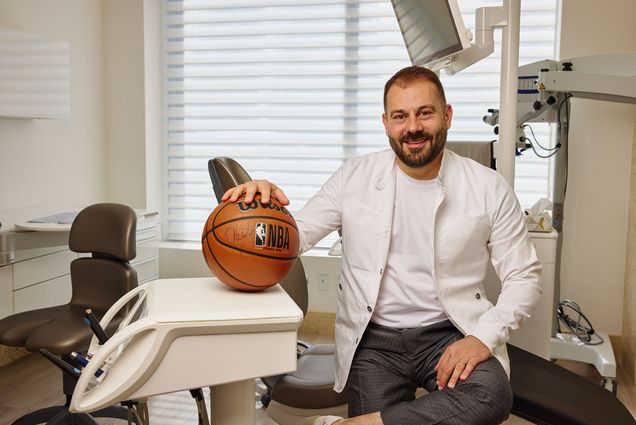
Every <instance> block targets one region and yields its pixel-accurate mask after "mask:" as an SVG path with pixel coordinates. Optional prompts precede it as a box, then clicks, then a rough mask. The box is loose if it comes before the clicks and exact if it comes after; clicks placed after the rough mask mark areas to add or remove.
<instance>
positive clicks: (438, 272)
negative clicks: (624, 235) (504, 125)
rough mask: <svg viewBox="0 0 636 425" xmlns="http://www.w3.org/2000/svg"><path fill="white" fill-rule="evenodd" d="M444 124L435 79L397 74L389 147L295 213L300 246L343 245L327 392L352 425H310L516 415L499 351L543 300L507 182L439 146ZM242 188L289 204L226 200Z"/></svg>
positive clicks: (388, 94) (388, 107)
mask: <svg viewBox="0 0 636 425" xmlns="http://www.w3.org/2000/svg"><path fill="white" fill-rule="evenodd" d="M452 115H453V111H452V108H451V106H450V105H448V104H446V99H445V95H444V89H443V87H442V85H441V83H440V81H439V79H438V77H437V75H435V73H433V72H432V71H430V70H427V69H425V68H420V67H408V68H405V69H402V70H401V71H399V72H398V73H397V74H395V75H394V76H393V77H392V78H391V79H390V80H389V81H388V82H387V83H386V86H385V90H384V114H383V115H382V122H383V123H384V128H385V130H386V134H387V136H388V138H389V143H390V145H391V148H392V149H391V150H386V151H381V152H377V153H373V154H370V155H366V156H363V157H359V158H354V159H351V160H349V161H347V162H346V163H345V164H344V165H343V166H342V167H341V168H340V169H339V170H337V171H336V173H335V174H334V175H333V176H332V177H331V178H330V179H329V180H328V181H327V182H326V183H325V184H324V186H323V187H322V188H321V189H320V191H319V192H318V193H317V194H316V195H315V196H314V197H313V198H312V199H310V200H309V202H308V203H307V204H306V205H305V207H303V209H302V210H301V211H300V212H299V213H298V214H296V216H295V218H296V222H297V224H298V228H299V231H300V236H301V243H302V249H303V250H307V249H309V248H311V247H312V246H314V245H315V244H316V243H317V242H318V241H319V240H320V239H322V238H323V237H324V236H325V235H327V234H328V233H329V232H331V231H333V230H334V229H339V228H341V229H342V247H343V258H342V281H341V282H340V283H339V285H338V308H337V318H336V335H335V337H336V351H337V356H336V362H337V365H336V366H337V367H336V382H335V387H334V389H335V390H336V391H342V390H343V389H344V388H345V385H346V386H347V390H348V392H349V419H342V418H337V417H333V416H328V417H314V418H309V419H307V421H306V422H305V423H306V424H315V425H330V424H332V423H337V424H339V425H355V424H365V425H376V424H385V425H404V424H462V425H466V424H484V425H486V424H488V425H490V424H497V423H501V422H502V421H503V420H504V419H505V418H506V417H507V416H508V414H509V412H510V408H511V405H512V392H511V389H510V383H509V380H508V376H507V373H509V362H508V356H507V353H506V348H505V343H506V341H507V340H508V336H509V331H510V330H514V329H516V328H518V326H519V324H520V323H521V322H522V321H523V320H524V319H526V318H528V317H529V315H530V311H531V309H532V307H533V306H534V304H535V303H536V302H537V300H538V298H539V296H540V294H541V288H540V285H539V274H540V265H539V261H538V259H537V257H536V253H535V251H534V247H533V245H532V244H531V242H530V240H529V238H528V235H527V231H526V228H525V224H524V220H523V215H522V212H521V209H520V207H519V204H518V202H517V200H516V197H515V195H514V192H513V191H512V190H511V188H510V187H509V186H508V185H507V184H506V182H505V181H504V180H503V178H502V177H501V176H500V175H499V174H498V173H496V172H495V171H493V170H490V169H488V168H486V167H483V166H481V165H479V164H477V163H476V162H474V161H472V160H469V159H466V158H463V157H460V156H458V155H456V154H455V153H453V152H451V151H448V150H445V149H444V146H445V143H446V133H447V130H448V129H449V128H450V125H451V119H452ZM244 192H245V193H246V202H250V201H251V198H252V197H253V196H254V194H255V193H256V192H260V193H261V196H262V199H263V201H264V202H268V201H269V198H270V196H274V197H276V198H277V199H278V200H280V201H281V202H283V203H284V204H287V203H288V200H287V198H286V197H285V195H284V193H283V192H282V191H281V190H280V188H278V187H277V186H276V185H274V184H272V183H270V182H268V181H264V180H262V181H253V182H250V183H247V184H244V185H241V186H239V187H237V188H235V189H233V190H230V191H228V192H227V193H226V194H225V195H224V199H225V200H227V199H230V200H231V201H236V199H237V198H238V196H239V195H240V194H241V193H244ZM489 259H490V261H491V262H492V264H493V266H494V268H495V271H496V272H497V274H498V276H499V277H500V278H501V280H502V291H501V295H500V296H499V299H498V300H497V304H496V305H494V306H493V305H492V304H491V303H490V302H489V301H488V300H487V299H486V297H485V294H484V290H483V286H482V281H483V279H484V277H485V274H486V268H487V263H488V261H489ZM418 387H421V388H425V389H426V390H427V391H428V394H426V395H424V396H422V397H419V398H417V399H416V398H415V391H416V389H417V388H418Z"/></svg>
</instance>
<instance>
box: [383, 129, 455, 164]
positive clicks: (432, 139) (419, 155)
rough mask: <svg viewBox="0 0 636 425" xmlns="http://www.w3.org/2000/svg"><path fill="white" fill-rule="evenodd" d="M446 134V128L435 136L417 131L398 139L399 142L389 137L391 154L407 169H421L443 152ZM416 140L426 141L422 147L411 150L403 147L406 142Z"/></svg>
mask: <svg viewBox="0 0 636 425" xmlns="http://www.w3.org/2000/svg"><path fill="white" fill-rule="evenodd" d="M447 132H448V131H447V129H446V127H442V128H440V130H439V131H438V132H437V133H436V134H435V135H433V134H431V133H429V132H426V131H417V132H415V133H409V134H406V135H404V136H402V137H400V141H399V142H398V141H396V140H395V139H394V138H392V137H389V143H390V144H391V148H393V152H395V154H396V155H397V157H398V158H399V159H400V161H402V162H403V163H404V164H405V165H406V166H407V167H410V168H422V167H424V166H426V165H428V164H430V163H431V162H432V161H433V160H434V159H435V158H437V155H439V153H440V152H441V151H442V150H444V146H445V145H446V133H447ZM418 139H424V140H426V141H425V142H424V145H423V146H422V147H420V148H417V149H411V148H409V147H408V146H405V145H406V143H407V142H409V141H415V140H418Z"/></svg>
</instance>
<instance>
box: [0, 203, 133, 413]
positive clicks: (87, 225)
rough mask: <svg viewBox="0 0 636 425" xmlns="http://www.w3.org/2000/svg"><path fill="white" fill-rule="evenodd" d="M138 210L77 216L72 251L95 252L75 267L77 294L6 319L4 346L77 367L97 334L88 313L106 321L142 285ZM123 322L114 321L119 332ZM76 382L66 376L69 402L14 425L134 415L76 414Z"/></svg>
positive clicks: (88, 211) (1, 326)
mask: <svg viewBox="0 0 636 425" xmlns="http://www.w3.org/2000/svg"><path fill="white" fill-rule="evenodd" d="M136 223H137V216H136V215H135V212H134V211H133V210H132V209H131V208H129V207H127V206H125V205H120V204H95V205H91V206H89V207H87V208H85V209H83V210H82V211H80V213H79V214H78V215H77V217H76V218H75V220H74V221H73V224H72V226H71V233H70V237H69V248H70V249H71V250H72V251H73V252H78V253H91V254H92V256H91V257H82V258H78V259H76V260H73V262H72V263H71V285H72V296H71V300H70V301H69V303H68V304H64V305H59V306H55V307H48V308H42V309H38V310H32V311H25V312H22V313H17V314H13V315H11V316H8V317H5V318H4V319H2V320H0V344H4V345H9V346H13V347H25V348H26V349H27V350H29V351H38V350H40V349H45V350H48V351H50V352H51V353H53V354H57V355H62V358H63V359H64V360H65V361H66V362H68V363H71V364H73V362H74V361H73V360H72V359H71V357H70V354H71V353H72V352H85V351H86V349H87V348H88V345H89V342H90V340H91V337H92V336H93V332H92V330H91V328H90V327H89V326H87V325H86V324H85V323H84V312H85V309H89V308H90V309H92V311H93V312H94V314H95V315H96V316H97V317H98V318H100V317H101V316H102V315H103V314H105V313H106V311H107V310H108V309H109V308H110V306H111V305H113V304H114V303H115V302H116V301H117V300H118V299H119V298H120V297H122V296H123V295H124V294H126V293H127V292H128V291H129V290H131V289H133V288H135V287H136V286H137V273H136V272H135V270H134V269H133V268H132V267H131V266H130V264H129V263H128V262H129V261H130V260H132V259H133V258H135V255H136V245H135V231H136ZM120 320H121V318H118V319H117V320H114V321H113V322H111V326H110V327H109V328H107V329H106V331H107V332H111V333H112V332H113V331H114V330H115V329H116V327H117V325H118V323H119V321H120ZM75 383H76V382H75V381H74V380H73V379H72V378H70V377H69V376H68V375H67V374H66V373H64V374H63V391H64V394H65V395H66V403H65V404H64V405H61V406H52V407H45V408H43V409H40V410H37V411H35V412H31V413H28V414H26V415H25V416H23V417H22V418H20V419H18V420H17V421H15V422H14V423H13V425H35V424H40V423H47V424H49V425H67V424H85V425H97V422H96V421H95V420H94V419H93V417H111V418H118V419H124V420H125V419H126V418H127V415H128V412H127V411H126V410H125V409H123V408H121V407H119V406H111V407H107V408H105V409H102V410H100V411H98V412H93V413H92V414H91V415H88V414H85V413H81V414H76V413H70V412H69V410H68V408H69V405H70V401H71V394H73V389H74V388H75Z"/></svg>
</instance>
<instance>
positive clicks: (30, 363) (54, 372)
mask: <svg viewBox="0 0 636 425" xmlns="http://www.w3.org/2000/svg"><path fill="white" fill-rule="evenodd" d="M301 339H304V340H306V341H309V342H311V343H321V342H329V339H330V338H329V337H321V336H313V335H301ZM558 363H559V364H560V365H562V366H564V367H566V368H568V369H570V370H572V371H574V372H576V373H578V374H580V375H582V376H584V377H586V378H588V379H590V380H592V381H597V382H598V381H600V376H599V375H598V372H597V371H596V369H594V368H593V367H592V366H590V365H586V364H583V363H577V362H566V361H559V362H558ZM60 373H61V372H59V370H58V369H57V368H55V366H53V365H51V364H50V363H49V362H48V361H47V360H46V359H44V358H43V357H42V356H40V355H35V354H30V355H28V356H26V357H23V358H21V359H19V360H18V361H16V362H14V363H12V364H9V365H7V366H4V367H2V368H0V425H9V424H11V423H12V422H13V421H14V420H16V419H17V418H19V417H20V416H22V415H23V414H25V413H27V412H30V411H32V410H35V409H36V408H39V407H42V406H52V405H56V404H61V403H62V402H63V401H64V398H63V397H62V396H60V382H61V376H60ZM617 380H618V383H619V384H618V398H619V399H620V400H621V401H622V402H623V404H625V406H627V408H628V409H629V410H630V412H631V413H632V415H634V417H636V387H635V386H634V385H633V384H632V385H628V384H626V383H625V382H626V381H627V379H626V377H625V376H622V375H621V374H620V367H619V376H618V379H617ZM205 392H206V395H207V393H208V391H205ZM26 395H28V396H26ZM149 411H150V422H151V424H152V425H192V424H196V423H197V410H196V405H195V403H194V400H193V399H192V398H191V396H190V394H189V392H187V391H185V392H179V393H174V394H166V395H162V396H157V397H153V398H152V399H151V400H149ZM98 422H99V423H100V424H102V425H122V424H125V421H118V420H112V419H100V420H98ZM256 423H257V425H276V423H275V422H274V421H272V420H271V419H270V418H269V417H268V416H267V412H266V411H265V409H263V407H262V405H261V404H260V402H257V403H256Z"/></svg>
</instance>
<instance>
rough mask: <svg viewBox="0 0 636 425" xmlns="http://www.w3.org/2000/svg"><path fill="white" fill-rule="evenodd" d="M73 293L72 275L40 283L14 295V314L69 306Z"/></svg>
mask: <svg viewBox="0 0 636 425" xmlns="http://www.w3.org/2000/svg"><path fill="white" fill-rule="evenodd" d="M69 252H70V251H69ZM71 292H72V291H71V275H70V274H67V275H65V276H60V277H56V278H54V279H50V280H46V281H44V282H39V283H38V284H36V285H31V286H28V287H26V288H23V289H20V290H19V291H15V292H14V293H13V312H14V313H21V312H23V311H29V310H37V309H38V308H45V307H51V306H54V305H62V304H67V303H68V302H69V301H70V300H71Z"/></svg>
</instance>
